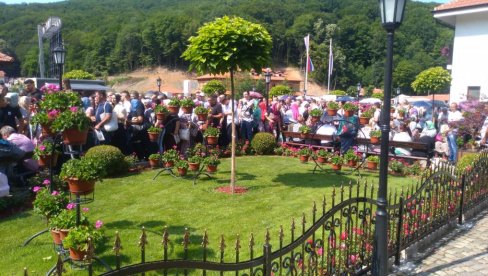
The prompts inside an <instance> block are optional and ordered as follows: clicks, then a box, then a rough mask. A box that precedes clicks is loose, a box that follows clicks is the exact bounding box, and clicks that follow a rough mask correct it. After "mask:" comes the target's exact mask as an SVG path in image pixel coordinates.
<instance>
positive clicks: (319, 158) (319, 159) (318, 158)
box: [317, 156, 327, 164]
mask: <svg viewBox="0 0 488 276" xmlns="http://www.w3.org/2000/svg"><path fill="white" fill-rule="evenodd" d="M317 162H318V163H320V164H325V163H327V158H325V157H321V156H318V157H317Z"/></svg>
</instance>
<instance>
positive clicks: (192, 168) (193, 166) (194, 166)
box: [188, 163, 200, 172]
mask: <svg viewBox="0 0 488 276" xmlns="http://www.w3.org/2000/svg"><path fill="white" fill-rule="evenodd" d="M188 168H189V169H190V171H192V172H196V171H198V170H199V169H200V163H188Z"/></svg>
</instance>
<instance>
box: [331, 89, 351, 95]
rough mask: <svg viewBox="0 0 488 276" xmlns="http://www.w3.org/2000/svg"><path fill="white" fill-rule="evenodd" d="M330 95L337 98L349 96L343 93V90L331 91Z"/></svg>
mask: <svg viewBox="0 0 488 276" xmlns="http://www.w3.org/2000/svg"><path fill="white" fill-rule="evenodd" d="M329 94H330V95H336V96H346V95H347V93H346V91H343V90H332V91H330V93H329Z"/></svg>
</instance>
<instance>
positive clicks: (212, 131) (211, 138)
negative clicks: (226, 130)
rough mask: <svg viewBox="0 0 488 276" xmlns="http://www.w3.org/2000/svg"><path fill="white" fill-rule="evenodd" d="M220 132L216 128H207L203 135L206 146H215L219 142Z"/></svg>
mask: <svg viewBox="0 0 488 276" xmlns="http://www.w3.org/2000/svg"><path fill="white" fill-rule="evenodd" d="M219 134H220V130H219V129H218V128H215V127H212V126H209V127H207V129H206V130H205V132H204V133H203V137H205V139H206V140H207V144H209V145H216V144H217V143H218V141H219Z"/></svg>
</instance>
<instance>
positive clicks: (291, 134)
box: [282, 131, 335, 151]
mask: <svg viewBox="0 0 488 276" xmlns="http://www.w3.org/2000/svg"><path fill="white" fill-rule="evenodd" d="M282 134H283V138H284V141H283V144H285V145H288V146H292V147H304V146H307V147H311V148H313V149H325V150H330V151H333V150H334V146H321V145H320V141H322V140H326V141H334V139H335V137H334V136H332V135H323V134H313V133H312V134H306V135H305V136H304V135H303V134H302V133H300V132H293V131H283V132H282ZM287 138H299V139H302V140H304V143H300V142H295V141H286V140H287ZM307 140H309V142H310V141H315V142H316V143H318V144H312V143H306V141H307Z"/></svg>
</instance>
